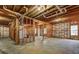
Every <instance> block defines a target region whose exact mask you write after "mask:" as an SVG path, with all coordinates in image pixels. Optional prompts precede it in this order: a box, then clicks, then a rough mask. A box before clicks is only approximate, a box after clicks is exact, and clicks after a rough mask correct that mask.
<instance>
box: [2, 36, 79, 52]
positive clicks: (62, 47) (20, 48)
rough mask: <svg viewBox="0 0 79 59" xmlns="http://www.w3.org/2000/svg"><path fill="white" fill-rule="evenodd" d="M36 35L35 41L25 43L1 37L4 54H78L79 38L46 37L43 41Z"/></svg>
mask: <svg viewBox="0 0 79 59" xmlns="http://www.w3.org/2000/svg"><path fill="white" fill-rule="evenodd" d="M41 39H42V38H41V37H40V38H38V37H36V40H35V42H33V43H27V44H25V45H14V42H13V41H12V40H10V38H3V39H0V53H1V54H2V53H3V54H78V53H79V40H68V39H58V38H46V39H45V40H43V41H41Z"/></svg>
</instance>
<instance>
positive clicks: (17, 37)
mask: <svg viewBox="0 0 79 59" xmlns="http://www.w3.org/2000/svg"><path fill="white" fill-rule="evenodd" d="M15 23H16V24H15V41H16V44H19V43H20V40H19V20H18V19H17V18H16V21H15Z"/></svg>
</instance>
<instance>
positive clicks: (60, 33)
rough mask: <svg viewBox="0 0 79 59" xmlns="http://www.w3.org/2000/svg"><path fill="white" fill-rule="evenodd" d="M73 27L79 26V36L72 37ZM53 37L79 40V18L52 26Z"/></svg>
mask: <svg viewBox="0 0 79 59" xmlns="http://www.w3.org/2000/svg"><path fill="white" fill-rule="evenodd" d="M71 25H78V35H71ZM52 27H53V30H52V31H53V32H52V35H53V37H58V38H69V39H79V17H78V16H71V17H69V18H68V20H66V21H63V22H58V23H55V24H53V25H52Z"/></svg>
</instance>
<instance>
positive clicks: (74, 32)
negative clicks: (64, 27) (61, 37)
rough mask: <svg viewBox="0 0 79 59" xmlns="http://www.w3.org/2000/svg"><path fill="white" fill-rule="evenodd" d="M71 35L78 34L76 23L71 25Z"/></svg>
mask: <svg viewBox="0 0 79 59" xmlns="http://www.w3.org/2000/svg"><path fill="white" fill-rule="evenodd" d="M71 35H78V25H71Z"/></svg>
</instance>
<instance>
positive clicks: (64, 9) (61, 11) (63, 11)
mask: <svg viewBox="0 0 79 59" xmlns="http://www.w3.org/2000/svg"><path fill="white" fill-rule="evenodd" d="M56 8H57V9H58V10H59V11H60V12H59V13H57V12H55V13H56V14H54V15H51V16H45V14H43V17H44V18H51V17H55V16H58V15H61V14H63V13H66V12H67V10H66V8H62V9H61V8H60V7H59V6H56Z"/></svg>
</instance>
